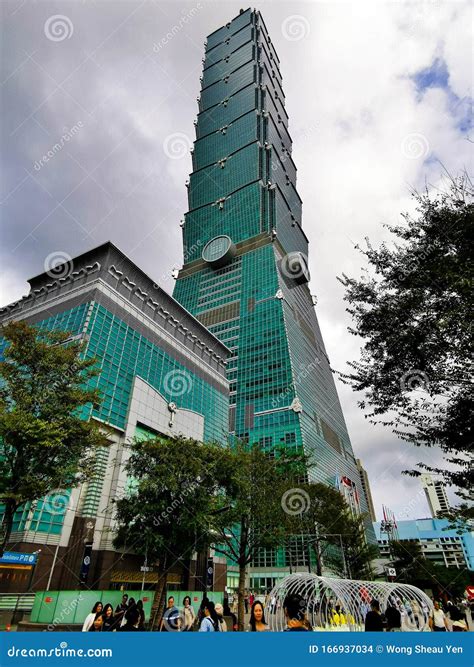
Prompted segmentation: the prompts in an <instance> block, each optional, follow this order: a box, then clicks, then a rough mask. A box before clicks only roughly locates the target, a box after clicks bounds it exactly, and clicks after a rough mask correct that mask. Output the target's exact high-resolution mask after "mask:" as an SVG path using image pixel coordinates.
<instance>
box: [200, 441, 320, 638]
mask: <svg viewBox="0 0 474 667" xmlns="http://www.w3.org/2000/svg"><path fill="white" fill-rule="evenodd" d="M226 463H227V468H225V467H224V466H221V467H220V469H219V472H220V475H221V485H222V489H223V490H224V493H223V495H221V496H220V497H219V498H218V502H219V503H220V504H221V507H222V508H227V511H226V512H222V513H218V512H216V513H215V514H214V515H213V517H212V525H213V530H214V533H215V535H216V539H215V543H214V549H215V550H216V551H218V552H220V553H222V554H224V555H226V556H227V557H228V558H229V559H230V560H231V561H233V562H234V563H236V564H237V565H238V566H239V588H238V596H239V599H238V624H239V630H243V627H244V594H245V578H246V573H247V567H248V565H249V564H250V563H251V562H252V560H253V559H254V557H255V556H256V554H257V552H258V551H259V550H260V549H265V548H275V547H277V546H279V545H282V544H284V542H285V540H286V537H287V535H288V531H289V529H290V528H289V527H290V526H291V520H292V518H293V516H294V515H295V512H299V511H300V510H301V508H303V509H304V505H305V503H306V497H305V495H304V493H301V489H300V488H299V482H300V481H301V479H302V477H303V476H304V473H305V470H306V468H307V459H306V457H305V456H304V455H303V454H300V453H289V452H285V451H284V450H281V451H279V450H275V451H273V452H272V453H269V452H267V451H265V450H264V449H263V448H262V447H260V446H259V445H248V444H246V443H242V442H238V443H236V444H235V445H233V446H232V447H231V448H230V450H229V457H228V459H227V461H226Z"/></svg>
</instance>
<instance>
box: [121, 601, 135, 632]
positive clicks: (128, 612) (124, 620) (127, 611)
mask: <svg viewBox="0 0 474 667" xmlns="http://www.w3.org/2000/svg"><path fill="white" fill-rule="evenodd" d="M136 608H137V603H136V602H135V598H130V599H129V601H128V605H127V609H126V610H125V613H124V615H123V618H122V622H121V623H120V625H125V623H126V622H127V618H128V615H129V614H130V612H131V611H132V610H133V609H136Z"/></svg>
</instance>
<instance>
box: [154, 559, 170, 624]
mask: <svg viewBox="0 0 474 667" xmlns="http://www.w3.org/2000/svg"><path fill="white" fill-rule="evenodd" d="M167 581H168V570H167V568H166V560H164V561H163V567H162V568H161V567H160V574H159V576H158V581H157V584H156V588H155V595H154V597H153V603H152V605H151V613H150V630H152V631H153V630H159V629H160V625H161V619H162V618H163V611H164V608H165V598H166V583H167Z"/></svg>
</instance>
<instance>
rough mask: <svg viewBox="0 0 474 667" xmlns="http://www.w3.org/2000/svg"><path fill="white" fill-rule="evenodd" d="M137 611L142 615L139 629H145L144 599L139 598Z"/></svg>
mask: <svg viewBox="0 0 474 667" xmlns="http://www.w3.org/2000/svg"><path fill="white" fill-rule="evenodd" d="M137 611H138V614H139V617H140V620H139V622H138V629H139V630H144V629H145V610H144V609H143V600H138V602H137Z"/></svg>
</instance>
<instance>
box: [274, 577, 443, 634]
mask: <svg viewBox="0 0 474 667" xmlns="http://www.w3.org/2000/svg"><path fill="white" fill-rule="evenodd" d="M294 593H297V594H299V595H301V596H302V597H303V598H304V600H305V601H306V618H307V620H308V622H309V624H310V625H311V627H312V628H313V630H319V631H324V630H340V631H346V632H360V631H363V630H364V621H365V616H366V614H367V612H368V611H369V609H370V602H371V600H374V599H375V600H377V601H378V602H379V605H380V611H381V612H382V613H384V612H385V611H386V609H387V607H388V606H390V605H392V606H394V607H396V608H397V609H398V610H399V611H400V614H401V620H402V624H401V629H402V631H405V632H417V631H418V632H419V631H426V630H428V618H429V614H430V612H431V610H432V608H433V603H432V602H431V600H430V598H429V597H428V596H427V595H426V594H425V593H423V591H421V590H420V589H419V588H416V586H410V585H409V584H397V583H388V582H383V581H357V580H351V579H335V578H331V577H319V576H317V575H316V574H309V573H299V574H292V575H290V576H288V577H285V578H284V579H282V580H281V581H280V582H279V583H278V584H277V585H276V586H275V587H274V588H273V590H272V591H271V593H270V595H269V597H268V601H267V606H266V610H265V616H266V620H267V622H268V624H269V625H270V628H271V630H273V631H277V632H278V631H280V632H281V631H282V630H285V628H286V627H287V623H286V617H285V612H284V609H283V603H284V600H285V598H286V596H287V595H290V594H294Z"/></svg>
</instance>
